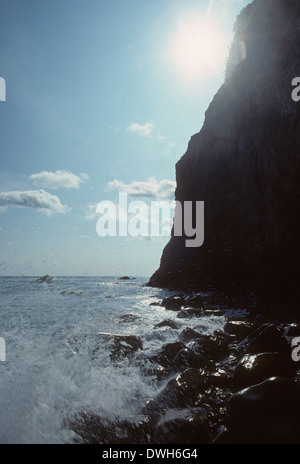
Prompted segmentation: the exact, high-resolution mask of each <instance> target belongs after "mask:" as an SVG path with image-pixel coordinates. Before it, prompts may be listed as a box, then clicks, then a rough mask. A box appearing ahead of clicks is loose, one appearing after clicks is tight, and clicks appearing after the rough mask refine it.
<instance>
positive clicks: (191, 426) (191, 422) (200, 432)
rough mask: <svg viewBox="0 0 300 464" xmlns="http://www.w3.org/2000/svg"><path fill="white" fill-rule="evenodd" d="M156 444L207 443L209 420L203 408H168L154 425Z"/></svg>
mask: <svg viewBox="0 0 300 464" xmlns="http://www.w3.org/2000/svg"><path fill="white" fill-rule="evenodd" d="M152 442H153V443H157V444H208V443H209V422H208V414H207V411H206V409H205V408H194V409H170V410H168V411H167V412H166V413H165V415H164V416H163V417H162V418H161V419H160V421H159V422H158V424H157V426H156V427H155V433H154V436H153V441H151V443H152Z"/></svg>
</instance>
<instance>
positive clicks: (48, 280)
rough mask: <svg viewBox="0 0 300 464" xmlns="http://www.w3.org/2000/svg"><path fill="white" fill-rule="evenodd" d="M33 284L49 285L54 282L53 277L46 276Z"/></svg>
mask: <svg viewBox="0 0 300 464" xmlns="http://www.w3.org/2000/svg"><path fill="white" fill-rule="evenodd" d="M33 282H36V283H43V282H46V283H47V284H49V283H51V282H53V277H51V276H49V275H48V274H46V275H44V276H43V277H39V278H38V279H36V280H34V281H33Z"/></svg>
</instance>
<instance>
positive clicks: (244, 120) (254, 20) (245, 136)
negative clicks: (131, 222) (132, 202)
mask: <svg viewBox="0 0 300 464" xmlns="http://www.w3.org/2000/svg"><path fill="white" fill-rule="evenodd" d="M299 3H300V2H299V1H298V0H255V1H254V2H253V3H251V4H250V5H248V6H247V7H246V8H245V9H243V10H242V12H241V13H240V15H239V17H238V18H237V21H236V25H235V37H234V41H233V44H232V47H231V51H230V54H229V58H228V64H227V71H226V77H225V82H224V84H223V85H222V86H221V88H220V89H219V91H218V92H217V94H216V95H215V97H214V98H213V100H212V102H211V104H210V106H209V108H208V109H207V111H206V113H205V121H204V124H203V127H202V129H201V130H200V132H199V133H197V134H196V135H193V136H192V137H191V140H190V142H189V145H188V148H187V151H186V153H185V154H184V156H183V157H182V158H181V159H180V160H179V161H178V163H177V165H176V179H177V189H176V193H175V197H176V200H178V201H180V202H182V203H183V202H184V201H187V200H190V201H194V202H195V201H197V200H198V201H204V204H205V239H204V243H203V245H202V246H201V247H198V248H187V247H186V246H185V239H186V237H184V236H183V237H175V236H174V234H172V237H171V239H170V241H169V243H168V244H167V246H166V247H165V249H164V250H163V254H162V258H161V263H160V267H159V269H158V270H157V271H156V272H155V273H154V274H153V276H152V277H151V279H150V282H149V285H150V286H157V287H170V288H177V289H179V288H181V289H193V290H197V291H199V290H200V291H201V290H204V289H206V288H211V287H214V288H220V289H224V288H239V289H241V288H245V289H256V290H257V292H258V294H261V295H264V296H266V297H267V298H268V297H271V296H272V297H273V296H276V298H277V297H278V298H279V296H283V295H284V297H285V298H286V297H287V296H288V295H289V296H291V295H292V294H293V293H294V294H296V292H297V287H298V274H299V265H300V246H299V243H300V102H296V101H294V100H293V99H292V96H291V95H292V91H293V89H294V87H292V80H293V78H295V77H296V76H300V4H299Z"/></svg>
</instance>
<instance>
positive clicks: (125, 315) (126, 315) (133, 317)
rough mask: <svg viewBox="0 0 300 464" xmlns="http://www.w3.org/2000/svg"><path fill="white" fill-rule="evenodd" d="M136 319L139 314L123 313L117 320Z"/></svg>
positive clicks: (132, 320) (130, 320) (131, 320)
mask: <svg viewBox="0 0 300 464" xmlns="http://www.w3.org/2000/svg"><path fill="white" fill-rule="evenodd" d="M137 319H140V316H138V315H137V314H123V315H122V316H120V318H119V322H122V323H123V322H134V321H136V320H137Z"/></svg>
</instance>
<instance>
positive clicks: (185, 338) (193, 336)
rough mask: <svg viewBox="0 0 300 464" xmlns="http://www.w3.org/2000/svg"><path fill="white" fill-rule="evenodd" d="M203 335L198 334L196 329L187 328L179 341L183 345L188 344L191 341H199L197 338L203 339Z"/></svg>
mask: <svg viewBox="0 0 300 464" xmlns="http://www.w3.org/2000/svg"><path fill="white" fill-rule="evenodd" d="M201 337H202V334H201V333H200V332H197V331H196V330H194V329H191V327H185V328H184V329H183V331H182V332H181V333H180V334H179V337H178V340H179V341H181V342H182V343H188V342H190V341H191V340H197V338H201Z"/></svg>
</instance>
